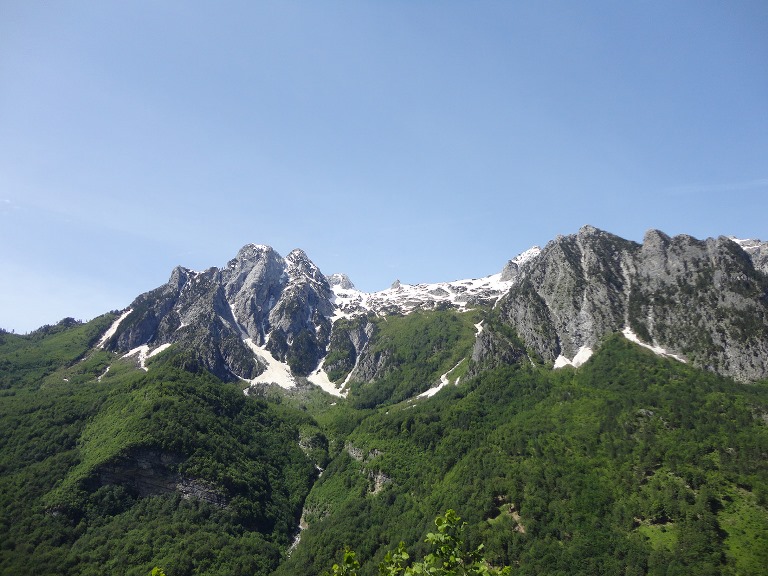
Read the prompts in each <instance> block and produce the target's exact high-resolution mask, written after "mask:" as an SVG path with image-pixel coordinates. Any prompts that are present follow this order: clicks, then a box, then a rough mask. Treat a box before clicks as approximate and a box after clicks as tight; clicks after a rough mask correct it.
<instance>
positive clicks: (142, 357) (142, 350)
mask: <svg viewBox="0 0 768 576" xmlns="http://www.w3.org/2000/svg"><path fill="white" fill-rule="evenodd" d="M137 354H138V355H139V366H141V369H142V370H144V371H145V372H146V371H147V366H146V364H145V363H146V361H147V354H149V346H147V345H146V344H142V345H141V346H137V347H136V348H134V349H133V350H131V351H130V352H128V353H127V354H124V355H123V356H122V357H123V358H130V357H131V356H136V355H137Z"/></svg>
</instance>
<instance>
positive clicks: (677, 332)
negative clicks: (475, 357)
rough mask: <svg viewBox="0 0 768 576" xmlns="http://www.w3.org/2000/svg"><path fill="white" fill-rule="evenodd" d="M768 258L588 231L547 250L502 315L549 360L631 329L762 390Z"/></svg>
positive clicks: (655, 234)
mask: <svg viewBox="0 0 768 576" xmlns="http://www.w3.org/2000/svg"><path fill="white" fill-rule="evenodd" d="M762 249H763V245H762V244H758V245H757V246H755V247H754V249H753V250H752V252H751V253H750V252H748V251H747V250H745V249H743V247H742V246H740V245H738V244H737V243H736V242H734V241H733V240H731V239H728V238H725V237H720V238H717V239H713V238H710V239H708V240H703V241H702V240H697V239H695V238H692V237H690V236H685V235H681V236H676V237H674V238H671V237H669V236H667V235H666V234H664V233H662V232H659V231H656V230H651V231H649V232H648V233H647V234H646V235H645V238H644V240H643V243H642V245H640V244H636V243H634V242H630V241H627V240H623V239H621V238H619V237H617V236H614V235H611V234H608V233H606V232H603V231H600V230H597V229H596V228H593V227H589V226H587V227H584V228H582V229H581V230H580V231H579V232H578V234H575V235H571V236H561V237H558V238H557V239H555V240H553V241H552V242H550V243H549V244H547V246H546V247H545V248H544V250H543V251H542V253H541V255H540V256H539V257H538V258H537V259H536V260H534V261H533V262H531V264H530V266H528V267H526V268H523V269H522V271H521V273H520V274H519V276H518V280H517V282H516V283H515V284H514V286H513V288H512V289H511V290H510V292H509V293H508V295H507V296H506V297H505V298H504V299H503V300H502V301H501V302H500V304H499V306H498V313H499V315H500V318H501V319H502V321H504V322H505V323H507V324H508V325H510V326H511V327H513V328H514V329H515V331H516V332H517V333H518V334H519V335H520V337H521V338H522V339H523V340H524V341H525V343H526V345H527V346H528V347H530V348H531V349H532V350H533V351H534V352H535V353H536V354H538V355H539V356H541V357H542V358H543V359H545V360H548V361H553V360H554V359H555V358H557V357H558V356H559V355H561V354H562V355H564V356H566V357H569V358H570V357H573V356H574V355H575V354H576V353H577V351H578V350H579V348H580V347H582V346H586V347H589V348H593V347H595V346H596V345H597V344H598V343H599V341H600V340H601V339H602V338H603V337H604V336H605V335H606V334H608V333H610V332H615V331H619V330H622V329H623V328H625V327H630V328H631V329H632V330H633V331H634V332H635V333H636V334H638V335H639V336H640V338H641V339H643V340H644V341H646V342H648V343H653V344H655V345H659V346H661V347H663V348H665V349H667V350H669V351H670V352H674V353H676V354H679V355H682V356H684V357H686V358H687V359H688V360H689V361H691V362H692V363H694V364H695V365H697V366H699V367H702V368H705V369H707V370H712V371H715V372H718V373H720V374H723V375H727V376H731V377H733V378H735V379H738V380H742V381H754V380H757V379H761V378H766V377H768V363H766V362H765V361H764V359H765V358H768V281H766V276H765V275H764V274H763V273H762V272H760V271H759V270H757V269H756V266H755V259H757V261H758V264H760V262H761V261H760V258H761V254H762Z"/></svg>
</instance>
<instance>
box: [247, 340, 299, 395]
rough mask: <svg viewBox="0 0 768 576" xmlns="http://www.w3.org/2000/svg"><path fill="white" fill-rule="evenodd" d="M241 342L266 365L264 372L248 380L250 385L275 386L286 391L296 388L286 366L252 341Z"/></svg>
mask: <svg viewBox="0 0 768 576" xmlns="http://www.w3.org/2000/svg"><path fill="white" fill-rule="evenodd" d="M243 342H245V344H246V345H247V346H248V347H249V348H250V349H251V350H253V353H254V354H255V355H256V356H257V357H258V358H259V360H261V361H262V362H263V363H264V364H265V365H266V370H264V372H262V373H261V374H259V375H258V376H256V378H253V379H252V380H250V382H251V384H277V385H278V386H280V387H281V388H286V389H289V388H295V387H296V379H295V378H294V377H293V374H291V369H290V368H288V365H287V364H283V363H282V362H280V361H279V360H277V359H276V358H275V357H274V356H272V353H271V352H270V351H269V350H267V349H266V348H264V347H262V346H257V345H256V344H255V343H254V341H253V340H252V339H250V338H246V339H245V340H243Z"/></svg>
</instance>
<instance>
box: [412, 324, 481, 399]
mask: <svg viewBox="0 0 768 576" xmlns="http://www.w3.org/2000/svg"><path fill="white" fill-rule="evenodd" d="M481 324H482V322H481ZM464 360H465V358H462V359H461V360H459V363H458V364H456V366H454V367H453V368H451V369H450V370H448V372H446V373H445V374H443V375H442V376H440V383H439V384H438V385H437V386H435V387H433V388H430V389H429V390H426V391H424V392H422V393H421V394H419V395H418V396H417V398H432V396H434V395H435V394H437V393H438V392H439V391H440V390H442V389H443V388H445V387H446V386H448V384H450V383H451V382H450V380H448V375H449V374H450V373H451V372H453V371H454V370H456V368H458V367H459V366H461V363H462V362H464ZM458 383H459V380H458V379H456V384H458Z"/></svg>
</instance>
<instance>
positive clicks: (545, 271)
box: [499, 226, 638, 361]
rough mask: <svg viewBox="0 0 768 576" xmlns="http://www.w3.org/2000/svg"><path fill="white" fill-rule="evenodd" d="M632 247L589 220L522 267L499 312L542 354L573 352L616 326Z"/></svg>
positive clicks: (550, 356)
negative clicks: (578, 229)
mask: <svg viewBox="0 0 768 576" xmlns="http://www.w3.org/2000/svg"><path fill="white" fill-rule="evenodd" d="M637 248H638V246H637V245H636V244H634V243H632V242H629V241H627V240H623V239H621V238H619V237H618V236H614V235H612V234H608V233H606V232H602V231H600V230H597V229H596V228H592V227H590V226H587V227H584V228H582V229H581V230H580V231H579V233H578V234H575V235H572V236H560V237H558V238H557V239H555V240H553V241H552V242H550V243H549V244H547V246H546V247H545V248H544V250H543V251H542V252H541V254H540V255H539V257H538V258H537V259H536V260H535V261H534V262H533V263H532V265H531V266H530V267H529V268H527V269H526V270H525V271H524V273H523V274H522V275H521V277H520V280H519V282H518V283H517V284H516V285H515V286H514V287H513V288H512V290H511V291H510V293H509V294H508V295H507V296H506V297H505V299H504V300H503V302H502V303H501V304H500V306H499V308H500V314H501V316H502V318H504V319H505V320H506V321H507V322H508V323H510V324H512V325H513V326H514V327H515V328H516V330H518V332H519V333H520V335H521V336H522V337H523V338H524V339H525V341H526V343H528V345H529V346H531V347H532V348H533V349H534V350H535V351H536V353H537V354H538V355H540V356H541V357H542V358H543V359H545V360H548V361H554V359H555V358H557V357H558V356H559V355H560V354H563V355H564V356H567V357H573V356H574V355H575V354H576V352H577V351H578V349H579V348H580V347H581V346H588V347H593V346H595V345H596V344H597V342H598V341H599V340H600V338H602V336H603V335H604V334H605V333H607V332H610V331H613V330H615V329H616V328H615V327H616V326H619V327H620V326H622V324H623V321H624V309H623V305H622V302H623V301H624V300H626V293H627V277H626V274H627V272H628V270H627V265H626V263H627V262H628V261H629V262H631V257H632V254H633V253H634V252H635V251H636V250H637Z"/></svg>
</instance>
